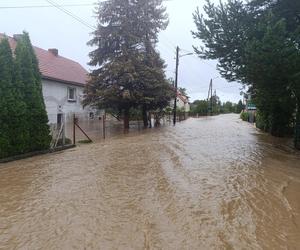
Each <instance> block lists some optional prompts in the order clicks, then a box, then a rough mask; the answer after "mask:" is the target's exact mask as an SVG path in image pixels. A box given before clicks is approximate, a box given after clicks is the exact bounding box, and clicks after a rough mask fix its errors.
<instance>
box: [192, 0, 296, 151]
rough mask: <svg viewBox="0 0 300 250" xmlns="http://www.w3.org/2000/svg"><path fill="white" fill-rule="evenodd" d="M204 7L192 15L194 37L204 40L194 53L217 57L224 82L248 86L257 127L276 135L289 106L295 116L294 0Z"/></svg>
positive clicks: (286, 121)
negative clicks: (255, 111) (255, 107)
mask: <svg viewBox="0 0 300 250" xmlns="http://www.w3.org/2000/svg"><path fill="white" fill-rule="evenodd" d="M204 10H205V12H206V16H204V15H201V14H200V12H199V10H198V11H196V13H195V14H194V19H195V23H196V25H197V31H196V32H193V34H194V37H195V38H199V39H201V40H202V42H203V43H204V45H205V47H201V48H195V50H196V52H197V53H198V54H199V56H200V57H202V58H206V59H218V60H219V63H218V69H219V70H220V73H221V74H222V76H224V77H225V78H226V79H228V80H229V81H240V82H242V83H243V84H246V85H248V88H249V93H250V94H251V95H252V97H253V100H254V102H255V104H256V105H257V107H258V111H259V120H260V122H259V124H260V125H261V126H262V127H263V128H265V129H267V130H268V131H270V132H271V133H272V134H273V135H276V136H282V135H284V134H286V133H287V132H288V130H289V129H290V126H291V124H292V121H293V119H295V117H294V112H295V110H297V113H298V115H297V116H296V117H300V114H299V112H300V111H299V108H297V109H296V106H297V107H299V100H300V92H299V87H298V86H299V80H300V79H299V75H300V74H299V65H300V63H299V51H300V50H299V47H300V46H299V45H300V36H299V30H300V18H299V12H300V4H299V1H294V0H251V1H248V2H247V3H245V2H243V1H241V0H228V2H227V3H226V4H223V3H220V5H218V6H216V5H213V4H212V3H211V2H210V1H209V0H207V4H206V6H205V8H204ZM299 119H300V118H298V119H297V124H300V120H299ZM298 126H299V127H300V125H298ZM299 130H300V129H298V130H296V135H295V145H296V147H299V146H297V141H298V140H299V139H297V138H300V131H299ZM297 131H299V132H297ZM299 144H300V142H298V145H299Z"/></svg>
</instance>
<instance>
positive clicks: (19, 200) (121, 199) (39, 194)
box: [0, 115, 300, 250]
mask: <svg viewBox="0 0 300 250" xmlns="http://www.w3.org/2000/svg"><path fill="white" fill-rule="evenodd" d="M0 249H30V250H32V249H171V250H174V249H180V250H181V249H196V250H198V249H204V250H208V249H300V155H299V153H296V152H293V150H292V149H290V148H289V147H288V146H286V142H285V141H284V140H279V139H275V138H272V137H270V136H268V135H266V134H263V133H260V132H259V131H257V130H256V129H255V128H253V127H252V126H251V125H249V124H247V123H244V122H242V121H240V120H239V119H238V116H236V115H224V116H218V117H213V118H200V119H189V120H187V121H185V122H182V123H180V124H178V126H176V127H175V128H173V127H165V128H160V129H154V130H152V131H148V132H144V133H139V134H129V135H127V136H122V138H116V139H111V140H107V141H106V142H105V143H102V142H101V143H95V144H91V145H84V146H80V147H78V148H76V149H72V150H69V151H66V152H62V153H57V154H52V155H45V156H39V157H35V158H31V159H26V160H22V161H17V162H12V163H8V164H2V165H1V167H0Z"/></svg>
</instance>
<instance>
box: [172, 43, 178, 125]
mask: <svg viewBox="0 0 300 250" xmlns="http://www.w3.org/2000/svg"><path fill="white" fill-rule="evenodd" d="M179 50H180V49H179V47H178V46H177V48H176V70H175V86H174V87H175V99H174V117H173V124H174V126H175V125H176V116H177V114H176V112H177V88H178V66H179Z"/></svg>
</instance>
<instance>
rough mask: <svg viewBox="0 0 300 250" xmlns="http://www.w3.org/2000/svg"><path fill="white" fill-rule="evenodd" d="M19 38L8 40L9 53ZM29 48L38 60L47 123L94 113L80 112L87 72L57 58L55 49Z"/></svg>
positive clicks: (88, 109) (75, 63)
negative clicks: (75, 115) (74, 115)
mask: <svg viewBox="0 0 300 250" xmlns="http://www.w3.org/2000/svg"><path fill="white" fill-rule="evenodd" d="M3 37H4V34H0V40H1V39H3ZM19 38H20V35H14V36H13V37H8V39H9V43H10V46H11V48H12V50H14V49H15V48H16V45H17V40H18V39H19ZM33 48H34V51H35V54H36V56H37V58H38V61H39V68H40V72H41V76H42V89H43V96H44V101H45V105H46V110H47V113H48V118H49V123H50V124H56V123H58V122H60V120H61V119H62V117H63V116H64V117H65V119H66V120H67V121H68V120H71V119H72V116H73V114H74V113H76V114H77V115H79V116H86V117H89V116H92V117H93V116H94V110H92V109H91V108H85V109H84V108H83V107H82V105H81V101H82V97H83V90H84V87H85V84H86V82H87V80H88V72H87V71H86V70H85V69H84V68H83V67H82V66H81V65H80V64H79V63H77V62H75V61H72V60H70V59H68V58H65V57H62V56H60V55H59V52H58V49H48V50H44V49H41V48H38V47H35V46H34V47H33Z"/></svg>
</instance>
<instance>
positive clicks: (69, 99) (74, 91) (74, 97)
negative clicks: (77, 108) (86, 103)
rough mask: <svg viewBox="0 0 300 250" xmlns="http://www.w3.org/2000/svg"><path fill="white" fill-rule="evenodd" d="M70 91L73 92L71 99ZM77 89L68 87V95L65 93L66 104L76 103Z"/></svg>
mask: <svg viewBox="0 0 300 250" xmlns="http://www.w3.org/2000/svg"><path fill="white" fill-rule="evenodd" d="M71 91H73V95H74V96H73V98H70V93H71ZM76 92H77V89H76V88H75V87H68V93H67V95H68V96H67V97H68V102H77V95H76V94H77V93H76Z"/></svg>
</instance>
